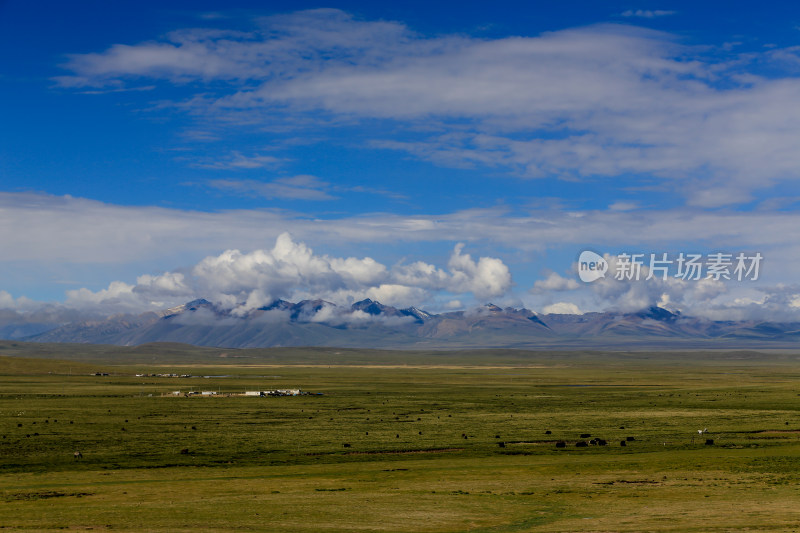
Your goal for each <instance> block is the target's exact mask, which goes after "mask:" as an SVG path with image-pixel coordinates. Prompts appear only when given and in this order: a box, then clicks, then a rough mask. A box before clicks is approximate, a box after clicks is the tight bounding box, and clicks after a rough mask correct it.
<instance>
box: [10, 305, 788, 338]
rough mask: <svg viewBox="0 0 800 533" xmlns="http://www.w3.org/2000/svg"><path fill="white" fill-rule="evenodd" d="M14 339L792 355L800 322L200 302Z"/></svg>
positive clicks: (651, 312) (647, 312) (657, 311)
mask: <svg viewBox="0 0 800 533" xmlns="http://www.w3.org/2000/svg"><path fill="white" fill-rule="evenodd" d="M0 331H2V330H0ZM6 331H8V329H6ZM23 331H24V330H23ZM18 339H19V340H27V341H32V342H78V343H92V344H117V345H126V346H129V345H140V344H145V343H152V342H179V343H186V344H193V345H197V346H219V347H230V348H255V347H279V346H339V347H353V348H406V349H409V348H411V349H413V348H442V349H446V348H463V347H486V348H494V347H517V348H537V347H541V348H552V347H556V346H569V347H593V346H617V347H625V346H633V345H636V346H641V345H652V346H659V345H661V344H663V343H664V342H670V343H673V344H674V343H679V344H681V345H686V346H689V345H698V346H707V345H708V344H709V343H717V344H725V345H732V346H734V345H735V346H739V345H741V343H742V342H744V343H748V342H749V343H765V342H766V343H772V345H775V346H780V347H794V345H795V343H796V342H797V341H798V340H800V324H798V323H779V322H756V321H742V322H735V321H711V320H707V319H702V318H696V317H687V316H683V315H682V314H680V313H674V312H671V311H669V310H667V309H664V308H661V307H655V306H653V307H649V308H647V309H642V310H640V311H637V312H630V313H624V312H612V311H608V312H595V313H586V314H582V315H566V314H548V315H539V314H537V313H535V312H533V311H531V310H529V309H525V308H522V309H516V308H511V307H507V308H501V307H499V306H496V305H493V304H487V305H484V306H481V307H478V308H476V309H471V310H466V311H452V312H446V313H440V314H433V313H428V312H426V311H423V310H421V309H418V308H416V307H408V308H403V309H398V308H396V307H392V306H389V305H384V304H381V303H380V302H377V301H374V300H371V299H365V300H361V301H359V302H355V303H353V304H352V305H350V306H347V307H342V306H337V305H335V304H333V303H331V302H327V301H324V300H303V301H300V302H297V303H293V302H289V301H286V300H275V301H274V302H272V303H271V304H269V305H266V306H262V307H259V308H256V309H252V310H249V311H247V312H245V313H241V312H239V311H238V310H237V311H233V310H230V309H225V308H222V307H220V306H218V305H216V304H214V303H213V302H210V301H208V300H205V299H202V298H201V299H197V300H193V301H191V302H187V303H186V304H183V305H180V306H177V307H173V308H170V309H167V310H165V311H163V312H162V313H152V312H151V313H144V314H141V315H120V316H115V317H111V318H108V319H106V320H95V321H90V322H70V323H66V324H62V325H59V326H57V327H55V326H54V327H52V328H50V329H48V330H47V331H42V332H36V333H35V334H33V335H30V334H29V335H27V336H20V337H18Z"/></svg>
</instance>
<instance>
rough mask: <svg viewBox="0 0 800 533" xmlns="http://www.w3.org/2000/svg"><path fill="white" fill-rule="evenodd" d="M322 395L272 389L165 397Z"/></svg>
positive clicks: (182, 394) (203, 392)
mask: <svg viewBox="0 0 800 533" xmlns="http://www.w3.org/2000/svg"><path fill="white" fill-rule="evenodd" d="M321 394H322V393H319V392H316V393H315V392H308V391H303V390H300V389H272V390H259V391H245V392H243V393H237V392H222V393H220V392H217V391H188V392H182V391H179V390H176V391H173V392H170V393H166V394H164V396H226V397H230V396H250V397H259V398H265V397H267V396H305V395H315V396H319V395H321Z"/></svg>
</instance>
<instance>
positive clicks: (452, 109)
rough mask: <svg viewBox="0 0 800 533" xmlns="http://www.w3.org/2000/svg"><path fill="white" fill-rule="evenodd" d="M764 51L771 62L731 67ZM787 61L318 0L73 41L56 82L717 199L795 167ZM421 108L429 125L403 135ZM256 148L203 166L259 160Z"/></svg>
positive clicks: (516, 169) (649, 33)
mask: <svg viewBox="0 0 800 533" xmlns="http://www.w3.org/2000/svg"><path fill="white" fill-rule="evenodd" d="M672 13H673V12H672V11H667V10H628V11H626V12H624V13H623V15H624V16H625V17H631V18H636V17H640V18H654V17H661V16H666V15H670V14H672ZM764 63H768V64H770V65H771V66H775V67H776V71H775V74H773V75H771V77H769V78H767V77H759V76H757V75H747V76H743V75H742V71H743V70H746V68H747V67H748V65H751V64H756V65H758V64H764ZM796 63H797V53H796V50H795V49H794V48H792V49H784V50H770V51H767V52H764V53H763V54H761V55H759V54H751V55H749V56H742V57H739V56H735V55H729V56H727V57H723V58H720V56H719V55H715V54H708V47H703V46H699V47H689V46H682V45H680V44H679V41H678V38H677V37H676V36H674V35H670V34H667V33H663V32H656V31H653V30H648V29H643V28H637V27H631V26H626V25H597V26H591V27H584V28H578V29H567V30H561V31H554V32H548V33H543V34H541V35H538V36H535V37H508V38H498V39H478V38H470V37H467V36H437V37H426V36H423V35H419V34H416V33H414V32H413V31H411V30H410V29H409V28H407V27H406V26H404V25H403V24H401V23H397V22H386V21H368V20H358V19H356V18H354V17H352V16H350V15H348V14H347V13H344V12H342V11H339V10H335V9H318V10H309V11H301V12H297V13H291V14H286V15H278V16H272V17H265V18H262V19H259V20H258V21H257V23H256V24H255V25H254V27H253V30H252V31H250V32H234V31H221V30H207V29H185V30H179V31H175V32H172V33H170V34H168V35H167V36H166V37H165V38H163V39H160V40H156V41H148V42H143V43H139V44H133V45H126V44H116V45H113V46H111V47H109V48H108V49H107V50H105V51H102V52H97V53H90V54H74V55H72V56H70V59H69V61H68V62H67V63H66V65H65V68H66V69H67V70H68V71H69V72H71V75H68V76H62V77H61V78H59V81H60V82H61V83H62V84H63V85H66V86H77V87H81V86H99V87H106V86H111V87H119V86H124V85H126V84H132V83H133V84H135V83H139V82H146V83H148V84H152V83H153V82H154V81H155V82H159V81H163V82H166V83H170V84H172V85H173V86H176V85H178V86H179V87H180V88H181V89H182V90H183V91H184V94H185V96H186V99H185V100H184V101H183V102H181V103H180V104H176V105H177V107H178V108H179V109H183V110H186V111H189V112H191V113H194V114H199V115H201V116H203V117H204V118H203V120H215V119H216V120H218V122H219V123H220V124H221V125H224V124H228V125H229V126H228V127H231V126H234V125H235V126H236V127H241V124H249V125H252V126H255V127H261V126H263V125H264V124H265V123H267V122H268V123H269V124H273V125H274V124H281V125H282V126H283V127H289V128H291V127H294V126H295V125H296V124H298V123H303V124H308V123H317V124H327V125H329V126H330V127H335V124H337V123H339V122H345V123H352V122H353V121H359V120H368V121H373V120H375V119H378V120H386V121H389V125H390V129H391V130H394V131H399V132H401V134H398V135H396V136H395V137H393V138H387V139H383V140H377V141H375V142H373V144H372V145H371V146H372V147H382V148H384V149H395V150H403V151H407V152H410V153H412V154H414V155H416V156H418V157H421V158H425V159H429V160H431V161H434V162H436V163H438V164H442V165H447V166H457V167H460V166H470V165H473V166H474V165H480V166H490V167H500V168H504V169H506V170H508V171H511V172H512V173H514V174H517V175H519V176H523V177H569V178H572V179H583V178H586V177H595V176H602V177H612V178H613V177H617V176H621V175H626V174H636V175H643V176H648V177H650V178H654V179H656V180H661V181H665V182H668V183H674V182H677V185H676V187H677V188H676V189H675V190H678V191H683V193H684V194H685V195H686V197H687V199H688V201H689V202H690V204H691V205H697V206H722V205H733V204H738V203H742V202H748V201H750V199H751V198H752V193H753V191H756V190H758V189H763V188H768V187H770V186H772V185H775V184H778V183H781V182H787V181H795V180H797V179H798V177H800V173H798V171H797V169H798V168H800V151H798V150H796V146H797V144H798V141H800V132H799V131H798V129H797V127H796V125H797V124H798V122H800V105H798V99H799V97H798V94H800V80H798V79H797V77H796V76H795V75H794V73H795V69H796ZM782 68H783V69H787V70H786V74H785V75H783V76H781V75H780V72H781V70H780V69H782ZM190 82H191V83H190ZM165 109H166V108H165ZM165 112H167V111H165ZM420 122H424V123H425V124H426V125H428V126H431V128H430V130H431V131H438V132H443V133H431V134H424V133H420V132H419V131H418V130H417V129H416V127H417V126H418V125H419V123H420ZM223 127H224V126H223ZM259 157H263V156H260V155H256V156H250V157H245V156H242V155H241V154H239V155H238V156H234V157H233V158H232V159H230V160H228V161H222V162H221V163H218V164H222V165H227V166H229V167H231V166H236V165H237V164H240V165H244V166H247V165H262V164H267V163H270V162H271V160H269V161H262V160H259V159H258V158H259ZM212 164H213V163H212Z"/></svg>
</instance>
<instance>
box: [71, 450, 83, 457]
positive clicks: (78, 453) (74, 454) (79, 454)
mask: <svg viewBox="0 0 800 533" xmlns="http://www.w3.org/2000/svg"><path fill="white" fill-rule="evenodd" d="M72 457H73V459H83V454H82V453H81V452H78V451H76V452H75V453H73V454H72Z"/></svg>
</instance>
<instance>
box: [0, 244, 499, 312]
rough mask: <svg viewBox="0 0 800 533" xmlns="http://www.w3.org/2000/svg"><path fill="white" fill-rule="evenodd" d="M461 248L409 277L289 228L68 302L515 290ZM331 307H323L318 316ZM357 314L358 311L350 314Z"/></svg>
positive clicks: (395, 299) (394, 298)
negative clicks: (268, 245)
mask: <svg viewBox="0 0 800 533" xmlns="http://www.w3.org/2000/svg"><path fill="white" fill-rule="evenodd" d="M462 249H463V245H460V244H459V245H457V246H456V248H455V250H454V252H453V254H452V255H451V259H450V263H449V269H450V270H449V271H448V272H445V271H441V270H439V269H436V268H435V267H432V266H431V269H432V270H433V271H436V272H438V273H440V276H439V278H438V279H436V280H433V281H434V282H433V283H432V282H431V281H432V280H431V278H430V277H425V276H417V277H414V276H409V271H408V270H407V269H404V268H403V267H398V273H397V276H396V277H395V273H394V271H393V270H390V269H388V268H387V267H386V266H385V265H383V264H380V263H378V262H377V261H375V260H374V259H372V258H369V257H365V258H355V257H347V258H339V257H330V256H328V255H317V254H315V253H314V252H313V251H312V250H311V248H309V247H308V246H306V245H305V244H304V243H299V242H295V241H294V240H293V239H292V238H291V237H290V236H289V234H288V233H283V234H281V235H279V236H278V238H277V240H276V241H275V246H274V247H273V248H272V249H271V250H254V251H252V252H249V253H243V252H240V251H239V250H227V251H225V252H223V253H221V254H219V255H216V256H208V257H206V258H205V259H203V260H201V261H200V262H199V263H197V264H196V265H195V266H194V267H193V268H192V269H191V270H190V274H189V275H185V274H184V273H182V272H166V273H164V274H161V275H158V276H153V275H149V274H148V275H142V276H139V278H138V279H137V283H136V285H130V284H127V283H124V282H121V281H114V282H112V283H111V284H110V285H109V286H108V288H106V289H102V290H99V291H91V290H89V289H86V288H81V289H77V290H70V291H68V292H67V301H66V305H67V306H69V307H73V308H76V309H82V310H98V311H106V312H109V311H110V310H112V309H113V310H115V311H114V312H119V311H120V310H125V311H135V310H138V311H142V310H158V309H163V308H166V307H169V306H170V305H176V304H180V303H183V302H185V301H186V300H188V299H191V298H196V297H204V298H208V299H209V300H211V301H213V302H215V303H217V304H218V305H220V306H222V307H225V308H228V309H231V310H232V311H233V314H234V315H240V314H243V313H247V312H249V311H252V310H253V309H257V308H259V307H262V306H265V305H268V304H270V303H272V302H274V301H275V300H277V299H289V300H294V301H298V300H303V299H323V300H328V301H332V302H334V303H338V304H343V305H346V304H349V303H352V302H353V301H356V300H361V299H363V298H371V299H374V300H377V301H380V302H382V303H385V304H387V305H395V306H398V307H408V306H411V305H420V304H422V303H423V302H425V301H426V300H427V299H428V298H430V297H431V296H432V294H434V293H437V292H441V291H448V292H449V293H453V294H473V295H475V296H476V297H478V298H485V297H489V296H502V295H503V294H505V293H506V292H507V291H509V290H510V288H511V274H510V272H509V271H508V267H507V266H506V265H505V264H504V263H503V262H502V261H501V260H499V259H496V258H491V257H481V258H480V259H478V260H477V261H474V260H473V259H472V258H471V257H470V256H469V255H468V254H462V253H461V251H462ZM415 265H417V266H418V265H419V263H418V264H415ZM423 271H424V269H423ZM416 272H420V270H419V269H417V270H416ZM9 299H10V296H9V297H8V298H5V295H4V294H2V293H0V303H2V301H4V300H9ZM10 301H12V300H10ZM12 303H13V301H12ZM332 312H333V311H330V310H328V311H325V312H324V313H323V314H322V315H320V317H322V316H328V315H326V314H325V313H328V314H330V313H332ZM356 318H357V317H356ZM351 319H355V318H353V317H351V318H348V319H347V320H351ZM320 320H321V318H320Z"/></svg>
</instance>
